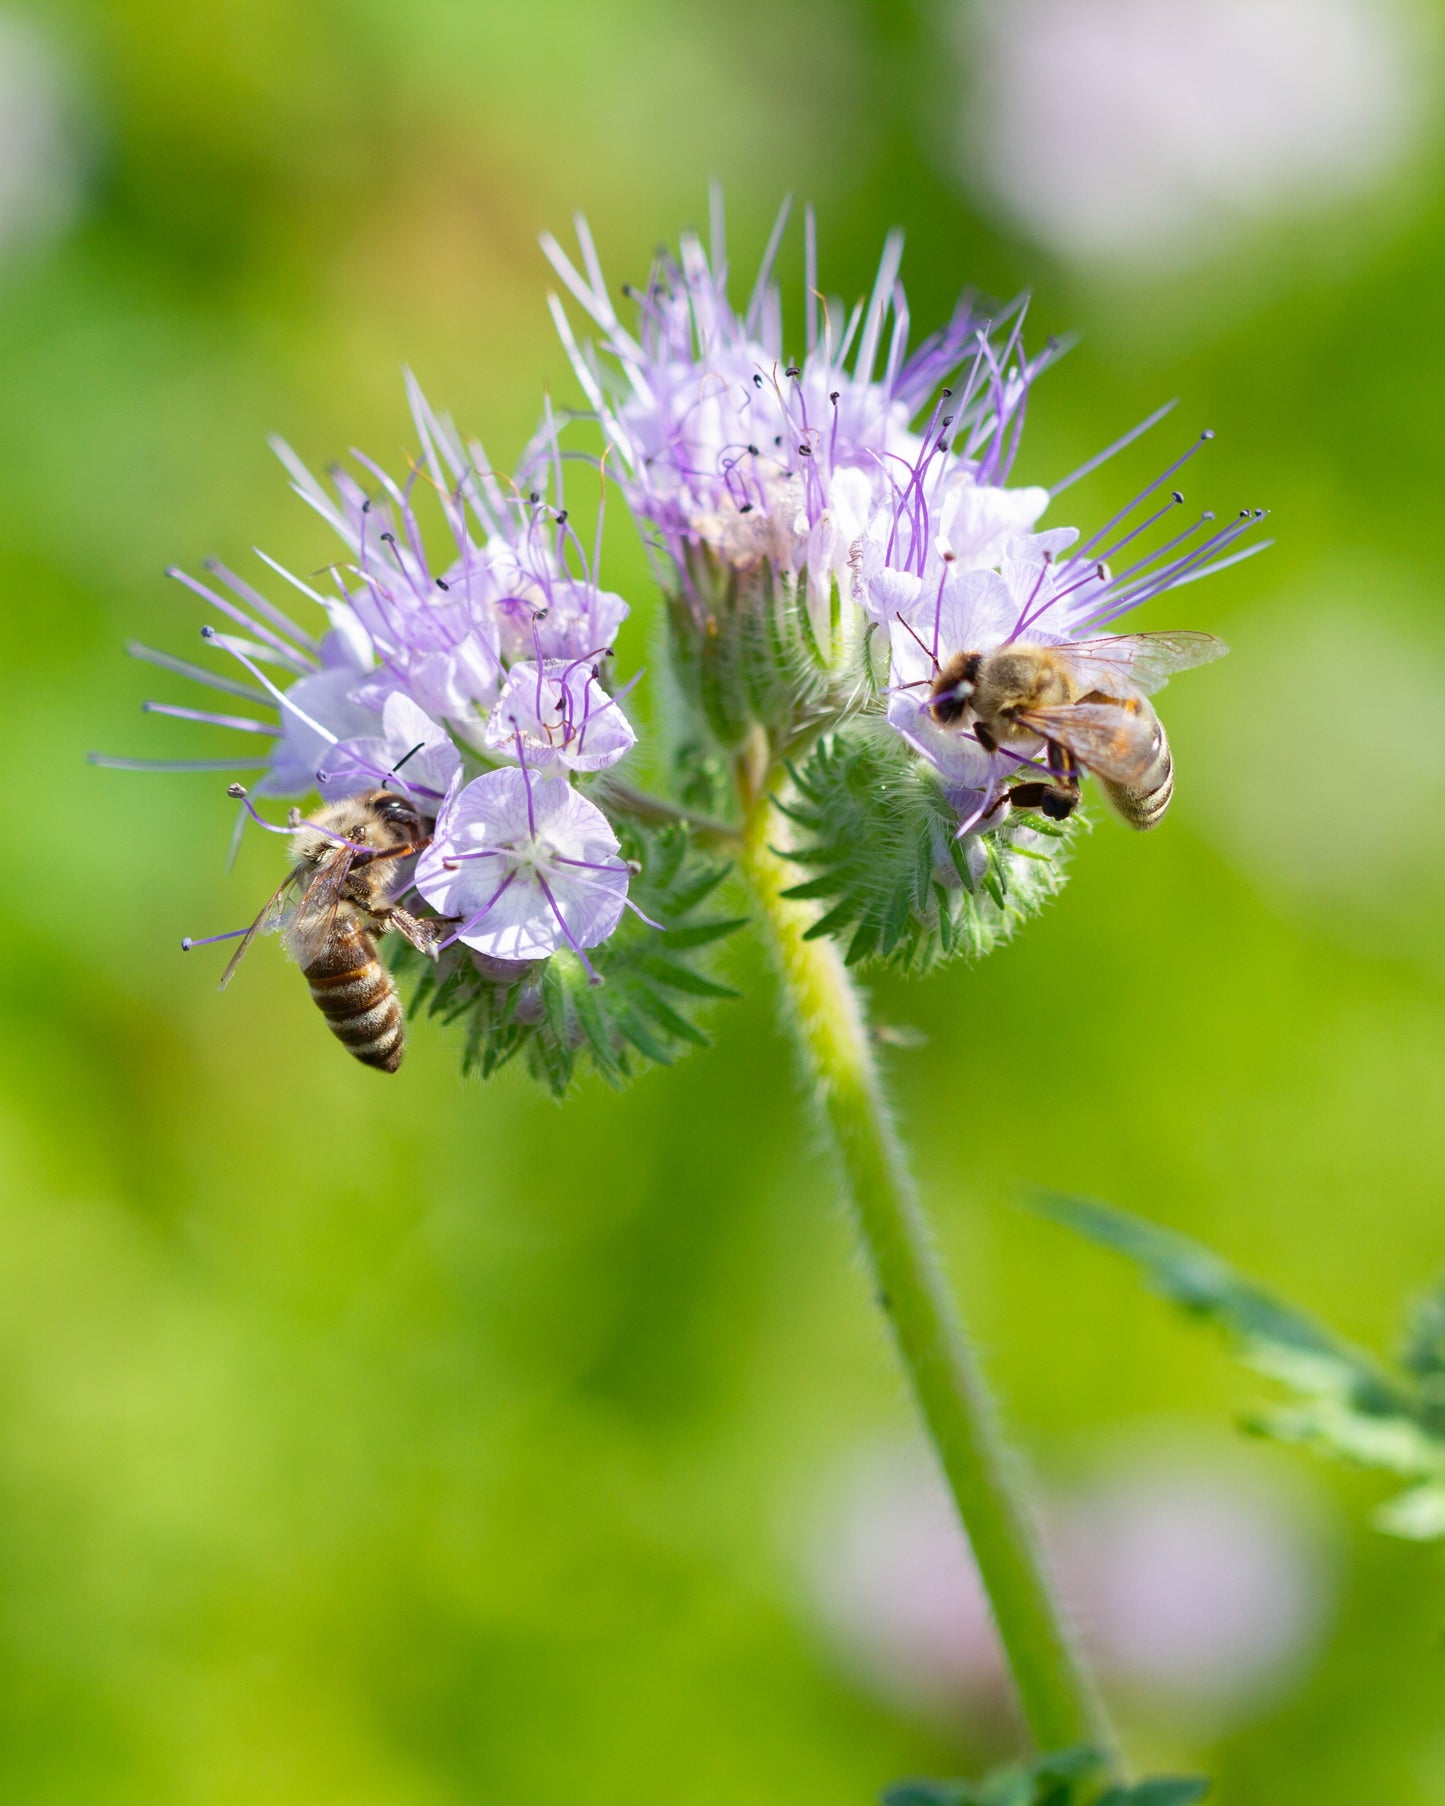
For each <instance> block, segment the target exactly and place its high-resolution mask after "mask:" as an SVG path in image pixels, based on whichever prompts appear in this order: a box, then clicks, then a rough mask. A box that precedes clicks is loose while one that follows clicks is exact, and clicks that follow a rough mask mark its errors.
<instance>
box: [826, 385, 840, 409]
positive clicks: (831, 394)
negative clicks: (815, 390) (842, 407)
mask: <svg viewBox="0 0 1445 1806" xmlns="http://www.w3.org/2000/svg"><path fill="white" fill-rule="evenodd" d="M828 399H829V401H831V402H832V404H833V406H834V407H835V408H836V407H837V405H838V391H837V390H836V389H830V390H829V391H828Z"/></svg>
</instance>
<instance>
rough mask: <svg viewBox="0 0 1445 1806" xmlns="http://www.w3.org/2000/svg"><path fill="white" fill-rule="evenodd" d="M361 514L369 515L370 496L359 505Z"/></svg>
mask: <svg viewBox="0 0 1445 1806" xmlns="http://www.w3.org/2000/svg"><path fill="white" fill-rule="evenodd" d="M361 512H362V513H363V514H370V513H371V497H370V496H367V498H366V500H365V501H364V502H363V503H362V504H361Z"/></svg>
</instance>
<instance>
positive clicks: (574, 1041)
mask: <svg viewBox="0 0 1445 1806" xmlns="http://www.w3.org/2000/svg"><path fill="white" fill-rule="evenodd" d="M618 834H619V837H620V839H621V842H622V856H623V857H624V858H625V859H629V860H631V861H633V862H634V864H635V865H636V866H637V868H638V870H637V875H636V876H635V877H634V879H633V880H632V883H631V885H630V887H629V897H630V899H631V900H632V902H633V903H635V904H636V906H637V909H639V910H641V912H642V916H645V917H648V918H650V919H651V922H655V923H656V924H658V926H656V927H653V926H651V925H650V924H649V922H648V921H645V920H643V919H642V917H639V916H638V915H637V914H635V913H633V912H629V913H628V914H627V915H625V916H624V917H623V920H622V922H621V924H620V925H619V927H618V928H617V929H616V930H615V932H614V933H613V934H612V935H610V936H609V937H608V939H607V940H606V941H604V942H603V943H602V945H601V946H599V947H597V948H595V949H593V950H592V951H591V952H590V954H589V957H590V959H591V961H592V965H593V969H594V971H595V973H596V976H597V980H598V981H600V982H596V983H594V982H593V980H592V979H591V978H589V976H588V973H587V970H586V968H585V967H584V966H583V964H582V961H581V960H580V959H579V958H578V957H577V955H576V954H575V953H571V952H561V953H556V954H554V955H553V956H552V957H551V958H550V959H547V960H540V961H537V962H535V963H532V964H513V963H511V962H504V961H499V960H491V961H487V960H483V959H479V958H477V957H475V956H473V955H472V954H471V953H470V952H469V950H468V949H466V948H465V947H461V946H453V947H451V948H449V949H448V950H447V951H446V952H445V953H444V954H443V955H442V958H441V959H440V960H439V961H438V962H437V963H436V964H435V965H433V964H431V963H430V962H428V961H426V960H424V959H423V958H422V957H421V956H420V955H418V954H416V953H414V952H413V951H412V949H410V948H409V947H407V946H406V945H405V944H404V943H402V944H400V945H399V946H397V947H395V948H393V949H392V950H391V952H392V958H393V960H394V962H395V964H396V966H397V968H398V970H399V971H404V972H406V973H408V974H409V975H411V974H414V975H415V976H416V986H415V990H414V992H413V994H412V998H411V1007H412V1009H413V1010H414V1011H425V1012H426V1013H427V1014H429V1015H431V1016H435V1017H438V1018H440V1020H442V1021H443V1022H448V1023H455V1024H456V1025H457V1026H458V1027H459V1028H460V1029H461V1031H462V1033H463V1035H464V1037H465V1039H464V1042H463V1049H462V1065H463V1070H464V1071H466V1072H475V1073H477V1074H479V1075H480V1076H481V1077H483V1078H488V1077H490V1076H491V1074H492V1073H494V1072H496V1071H497V1070H499V1068H501V1067H503V1066H505V1065H507V1064H508V1062H509V1061H511V1060H515V1059H516V1058H518V1056H521V1057H522V1058H523V1059H524V1060H525V1062H526V1064H527V1067H528V1069H529V1071H530V1072H531V1073H532V1075H533V1076H534V1077H535V1078H537V1079H538V1080H540V1081H541V1083H543V1084H545V1085H546V1086H547V1088H548V1089H549V1090H550V1091H551V1092H552V1093H553V1094H554V1095H555V1096H558V1097H560V1096H562V1095H563V1093H564V1092H565V1091H566V1090H567V1088H568V1086H569V1085H570V1084H571V1083H572V1080H573V1079H574V1077H575V1076H576V1075H577V1072H578V1070H579V1067H581V1066H584V1065H591V1066H592V1068H593V1069H594V1070H595V1071H597V1072H599V1073H600V1074H601V1075H602V1077H603V1078H604V1079H606V1080H607V1082H608V1083H609V1084H611V1085H615V1086H620V1085H622V1084H625V1083H626V1081H627V1080H628V1079H629V1078H631V1077H632V1076H633V1075H634V1073H635V1071H636V1069H637V1068H638V1066H639V1064H643V1065H645V1064H653V1065H659V1066H667V1065H671V1064H672V1062H673V1061H674V1060H675V1059H677V1058H678V1057H679V1055H681V1054H682V1053H684V1052H686V1051H687V1050H688V1048H690V1047H703V1046H706V1045H707V1036H706V1034H705V1033H704V1032H703V1030H702V1029H701V1028H700V1027H699V1025H698V1022H697V1019H696V1018H697V1014H698V1010H699V1007H700V1006H702V1005H705V1004H706V1003H707V1002H708V1001H709V1000H711V999H713V998H718V997H732V996H735V995H736V993H735V992H734V991H733V990H731V989H730V987H729V986H727V985H725V984H722V983H720V982H719V981H718V979H717V978H716V977H715V976H714V975H713V974H712V973H711V971H710V970H709V969H708V960H707V955H708V952H709V950H710V949H711V948H712V947H713V946H714V945H715V943H717V942H718V941H721V940H722V939H723V938H724V937H725V936H726V935H728V934H730V933H732V931H733V930H734V929H735V928H738V927H741V925H742V918H727V917H723V916H721V915H717V914H714V913H711V912H709V911H707V910H705V909H704V907H703V906H704V905H705V904H706V902H707V901H708V899H709V897H711V896H712V894H713V892H714V891H715V890H716V889H717V887H718V885H719V884H720V883H721V881H722V880H723V878H724V877H725V876H726V875H727V872H728V867H727V865H726V864H725V863H721V862H719V861H717V860H713V859H709V858H706V857H704V856H703V855H701V854H700V853H698V851H697V850H696V849H695V848H694V847H693V845H692V843H691V837H690V835H689V834H688V832H687V830H686V829H684V828H680V827H665V828H658V829H645V828H641V827H638V826H636V825H633V824H630V823H629V824H626V825H624V826H620V827H619V828H618ZM391 938H392V939H393V940H397V941H399V938H400V937H391Z"/></svg>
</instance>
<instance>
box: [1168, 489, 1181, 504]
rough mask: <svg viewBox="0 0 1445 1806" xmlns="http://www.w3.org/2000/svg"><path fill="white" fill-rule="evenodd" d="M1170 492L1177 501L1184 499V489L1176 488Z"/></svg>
mask: <svg viewBox="0 0 1445 1806" xmlns="http://www.w3.org/2000/svg"><path fill="white" fill-rule="evenodd" d="M1170 493H1171V494H1172V495H1173V497H1174V500H1175V501H1176V502H1182V501H1183V500H1184V491H1183V490H1182V489H1175V490H1172V491H1171V492H1170Z"/></svg>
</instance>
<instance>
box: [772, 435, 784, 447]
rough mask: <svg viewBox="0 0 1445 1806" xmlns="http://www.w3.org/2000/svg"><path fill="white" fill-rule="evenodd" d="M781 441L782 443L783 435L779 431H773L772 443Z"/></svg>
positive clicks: (779, 443) (777, 443) (775, 443)
mask: <svg viewBox="0 0 1445 1806" xmlns="http://www.w3.org/2000/svg"><path fill="white" fill-rule="evenodd" d="M782 443H783V435H782V434H781V433H774V434H773V444H774V445H781V444H782Z"/></svg>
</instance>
